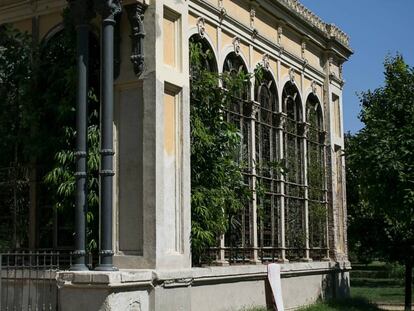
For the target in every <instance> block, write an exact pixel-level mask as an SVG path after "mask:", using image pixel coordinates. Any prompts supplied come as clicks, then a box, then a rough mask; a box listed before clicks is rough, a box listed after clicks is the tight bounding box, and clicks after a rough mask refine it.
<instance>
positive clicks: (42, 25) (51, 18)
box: [39, 12, 62, 39]
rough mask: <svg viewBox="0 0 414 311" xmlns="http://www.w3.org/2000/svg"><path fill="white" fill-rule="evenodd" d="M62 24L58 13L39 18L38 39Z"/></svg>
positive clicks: (60, 15)
mask: <svg viewBox="0 0 414 311" xmlns="http://www.w3.org/2000/svg"><path fill="white" fill-rule="evenodd" d="M61 22H62V14H61V13H60V12H56V13H52V14H48V15H41V16H39V38H40V39H43V37H44V36H45V35H46V34H47V33H48V32H49V31H50V30H51V29H52V28H53V27H55V26H56V25H58V24H59V23H61Z"/></svg>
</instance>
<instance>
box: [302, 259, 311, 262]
mask: <svg viewBox="0 0 414 311" xmlns="http://www.w3.org/2000/svg"><path fill="white" fill-rule="evenodd" d="M300 261H301V262H312V261H313V259H312V258H301V259H300Z"/></svg>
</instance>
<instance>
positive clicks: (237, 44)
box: [233, 37, 240, 55]
mask: <svg viewBox="0 0 414 311" xmlns="http://www.w3.org/2000/svg"><path fill="white" fill-rule="evenodd" d="M233 47H234V53H236V55H240V38H239V37H235V38H234V39H233Z"/></svg>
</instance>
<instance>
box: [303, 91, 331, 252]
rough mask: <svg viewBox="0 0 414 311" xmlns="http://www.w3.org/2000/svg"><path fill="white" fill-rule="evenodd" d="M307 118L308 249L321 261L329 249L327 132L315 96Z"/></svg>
mask: <svg viewBox="0 0 414 311" xmlns="http://www.w3.org/2000/svg"><path fill="white" fill-rule="evenodd" d="M306 118H307V126H308V132H307V136H306V138H307V140H306V144H307V164H308V165H307V166H308V171H307V182H308V209H309V247H310V251H311V257H312V258H315V259H321V258H322V257H324V256H325V255H326V250H327V238H326V237H327V206H326V185H325V184H326V182H325V179H326V177H325V174H326V167H325V166H326V165H325V146H324V143H325V142H324V140H325V132H324V126H323V112H322V108H321V105H320V102H319V99H318V98H317V97H316V96H315V95H313V94H311V95H309V97H308V98H307V101H306Z"/></svg>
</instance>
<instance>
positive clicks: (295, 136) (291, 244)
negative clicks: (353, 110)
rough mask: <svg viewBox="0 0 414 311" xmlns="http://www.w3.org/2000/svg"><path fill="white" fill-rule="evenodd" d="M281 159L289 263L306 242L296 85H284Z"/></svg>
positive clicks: (299, 253)
mask: <svg viewBox="0 0 414 311" xmlns="http://www.w3.org/2000/svg"><path fill="white" fill-rule="evenodd" d="M282 95H283V96H282V100H283V103H282V104H283V112H284V113H285V118H286V120H285V124H284V133H283V134H284V135H283V136H284V137H283V138H284V139H283V140H284V141H283V145H284V148H283V150H284V158H285V166H286V172H285V232H286V248H287V252H286V255H287V257H288V259H290V260H297V259H300V258H303V257H304V256H305V254H304V248H305V243H306V230H305V185H304V166H303V160H304V156H303V134H304V132H303V131H304V123H303V119H302V109H301V99H300V94H299V91H298V89H297V88H296V86H295V85H294V84H293V83H291V82H287V84H286V85H285V87H284V89H283V94H282Z"/></svg>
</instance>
